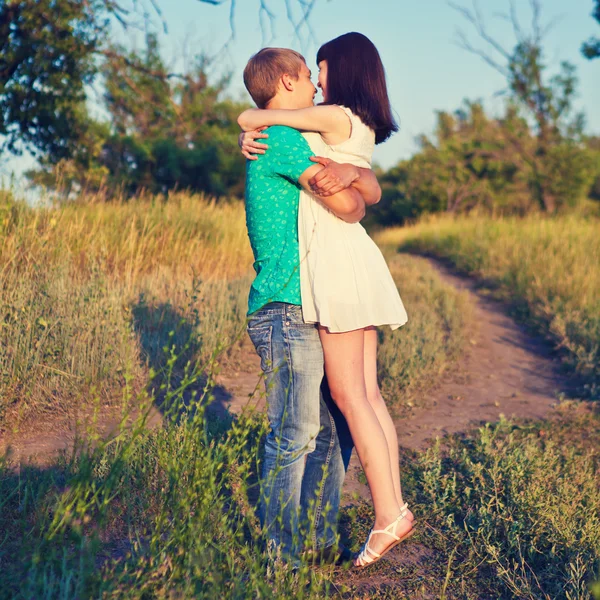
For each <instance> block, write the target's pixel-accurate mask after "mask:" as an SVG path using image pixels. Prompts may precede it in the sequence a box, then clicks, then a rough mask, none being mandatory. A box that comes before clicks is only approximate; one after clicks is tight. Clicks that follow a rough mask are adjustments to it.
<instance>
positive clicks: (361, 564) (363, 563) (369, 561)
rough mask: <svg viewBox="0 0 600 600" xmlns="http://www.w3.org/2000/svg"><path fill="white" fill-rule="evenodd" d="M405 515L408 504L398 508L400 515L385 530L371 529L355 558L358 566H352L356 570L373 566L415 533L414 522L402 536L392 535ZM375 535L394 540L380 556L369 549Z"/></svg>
mask: <svg viewBox="0 0 600 600" xmlns="http://www.w3.org/2000/svg"><path fill="white" fill-rule="evenodd" d="M407 514H408V504H404V505H403V506H402V507H400V515H399V516H398V518H397V519H396V520H395V521H394V522H393V523H390V524H389V525H388V526H387V527H386V528H385V529H376V530H373V529H372V530H371V533H369V537H368V538H367V541H366V542H365V545H364V546H363V547H362V550H361V551H360V553H359V555H358V556H357V557H356V561H357V563H358V564H356V563H355V564H354V566H355V567H356V568H357V569H364V568H365V567H368V566H370V565H373V564H375V563H376V562H378V561H379V560H380V559H381V558H382V557H383V556H385V555H386V554H387V553H388V552H389V551H390V550H391V549H392V548H394V547H395V546H397V545H398V544H399V543H400V542H403V541H404V540H406V539H408V538H409V537H410V536H411V535H412V534H413V533H414V532H415V529H414V526H415V523H416V521H412V522H411V528H410V529H409V530H408V531H407V532H406V533H405V534H404V535H403V536H400V537H398V536H397V535H396V534H395V533H394V532H395V531H396V525H397V524H398V523H399V522H400V521H402V519H404V518H406V515H407ZM376 533H385V534H386V535H389V536H390V537H392V538H393V539H394V541H393V542H392V543H391V544H390V545H389V546H387V548H386V549H385V550H384V551H383V552H382V553H381V554H379V553H378V552H375V550H373V549H372V548H370V547H369V542H370V541H371V536H373V535H374V534H376Z"/></svg>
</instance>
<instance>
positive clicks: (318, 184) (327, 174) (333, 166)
mask: <svg viewBox="0 0 600 600" xmlns="http://www.w3.org/2000/svg"><path fill="white" fill-rule="evenodd" d="M310 160H312V161H313V162H316V163H319V164H320V165H323V166H324V167H325V168H324V169H322V170H321V171H319V172H318V173H317V174H316V175H315V176H314V177H312V178H311V179H310V181H309V182H308V184H309V185H310V188H311V190H312V192H313V194H315V195H317V196H321V197H327V196H332V195H333V194H337V193H338V192H341V191H342V190H345V189H347V188H349V187H350V186H351V185H352V184H353V183H354V182H355V181H356V180H357V179H358V178H359V177H360V171H359V170H358V167H355V166H354V165H350V164H348V163H336V162H334V161H332V160H331V159H330V158H324V157H322V156H311V157H310Z"/></svg>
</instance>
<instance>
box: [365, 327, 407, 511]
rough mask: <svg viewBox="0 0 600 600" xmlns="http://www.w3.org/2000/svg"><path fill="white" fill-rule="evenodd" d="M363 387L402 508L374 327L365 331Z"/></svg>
mask: <svg viewBox="0 0 600 600" xmlns="http://www.w3.org/2000/svg"><path fill="white" fill-rule="evenodd" d="M365 385H366V388H367V398H368V399H369V402H370V404H371V406H372V407H373V410H374V411H375V414H376V415H377V419H378V420H379V423H380V425H381V428H382V429H383V433H384V434H385V438H386V441H387V445H388V451H389V455H390V465H391V470H392V479H393V481H394V492H395V494H396V500H397V501H398V504H399V505H400V506H402V505H403V504H404V499H403V498H402V487H401V485H400V466H399V464H400V457H399V454H398V435H397V434H396V427H395V425H394V421H393V420H392V417H391V416H390V413H389V412H388V409H387V406H386V404H385V400H384V399H383V396H382V395H381V391H380V389H379V383H378V381H377V330H376V329H375V328H374V327H368V328H367V329H365ZM407 518H408V519H409V520H410V521H412V520H413V518H414V517H413V515H412V513H411V512H410V511H409V512H408V515H407Z"/></svg>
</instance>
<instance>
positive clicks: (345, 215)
mask: <svg viewBox="0 0 600 600" xmlns="http://www.w3.org/2000/svg"><path fill="white" fill-rule="evenodd" d="M322 170H323V167H322V166H321V165H314V166H312V167H309V168H308V169H306V171H304V173H302V175H300V177H299V178H298V183H300V185H301V186H302V187H303V188H304V189H305V190H306V191H307V192H309V193H311V194H313V196H315V197H316V198H318V199H319V200H320V201H321V202H322V203H323V204H324V205H325V206H326V207H327V208H329V210H331V212H333V214H334V215H336V216H337V217H339V218H340V219H342V220H343V221H346V222H347V223H358V222H359V221H360V220H361V219H362V218H363V217H364V216H365V200H364V198H363V197H362V196H361V194H360V192H359V191H358V190H357V189H356V188H354V187H353V186H352V185H351V186H349V187H347V188H345V189H342V190H341V191H339V192H336V193H334V194H328V195H326V196H321V195H320V194H315V192H314V191H313V190H312V188H311V186H310V184H309V181H310V180H311V179H312V178H313V177H314V176H315V175H316V174H317V173H319V172H320V171H322Z"/></svg>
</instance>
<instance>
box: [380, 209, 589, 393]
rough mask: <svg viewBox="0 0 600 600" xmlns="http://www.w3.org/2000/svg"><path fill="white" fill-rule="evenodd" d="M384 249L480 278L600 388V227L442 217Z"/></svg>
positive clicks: (394, 237)
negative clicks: (412, 253) (421, 255)
mask: <svg viewBox="0 0 600 600" xmlns="http://www.w3.org/2000/svg"><path fill="white" fill-rule="evenodd" d="M378 240H379V242H380V243H384V244H394V245H396V247H400V248H401V249H406V250H416V251H419V252H428V253H433V254H435V255H437V256H440V257H443V258H446V259H449V260H450V261H452V263H453V264H454V265H455V266H456V267H458V268H459V269H460V270H462V271H465V272H468V273H470V274H472V275H475V276H476V277H478V278H480V279H482V280H483V281H484V282H485V283H486V284H488V285H490V286H492V287H494V288H496V290H497V292H498V293H499V294H500V295H501V296H502V297H503V298H505V299H508V300H510V301H511V302H512V303H513V306H514V307H515V309H516V311H517V312H518V313H519V316H520V317H521V318H523V319H525V320H527V321H528V322H530V323H532V324H533V325H534V326H535V327H536V328H537V329H538V330H540V331H542V332H543V333H544V334H545V335H547V336H548V337H549V338H550V339H551V340H552V341H553V342H554V343H555V345H556V347H557V348H558V349H559V350H560V351H561V352H562V353H563V355H564V357H565V359H566V362H567V364H568V365H569V367H570V368H571V369H572V370H574V371H575V372H576V373H577V374H579V375H580V376H581V377H582V378H583V379H584V380H585V381H586V382H587V390H586V391H587V393H588V394H589V395H591V396H592V397H594V396H597V394H598V393H599V388H598V385H599V384H600V221H599V220H598V219H597V218H594V217H590V218H587V219H586V218H582V217H578V216H570V217H560V218H544V217H541V216H539V215H535V216H531V217H528V218H526V219H491V218H489V217H456V218H450V217H438V218H431V219H427V220H423V221H422V222H419V223H417V224H416V225H414V226H412V227H406V228H396V229H390V230H387V231H384V232H382V233H381V234H380V236H379V238H378Z"/></svg>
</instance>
